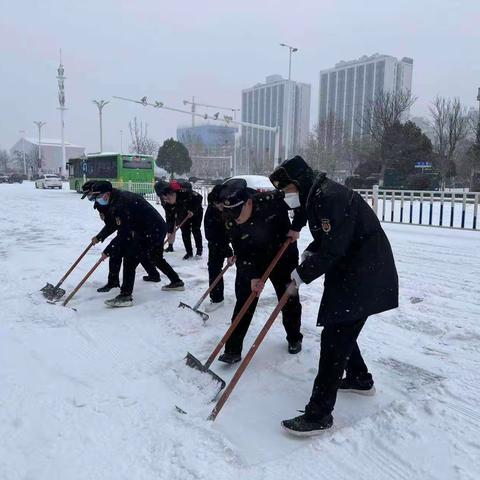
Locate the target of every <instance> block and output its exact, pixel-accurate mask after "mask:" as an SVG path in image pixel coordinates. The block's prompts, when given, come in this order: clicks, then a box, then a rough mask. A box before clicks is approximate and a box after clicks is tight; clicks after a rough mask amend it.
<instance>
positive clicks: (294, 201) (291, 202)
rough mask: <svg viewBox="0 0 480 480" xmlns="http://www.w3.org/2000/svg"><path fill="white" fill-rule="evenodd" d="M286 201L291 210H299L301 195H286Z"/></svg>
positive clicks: (293, 193) (292, 193)
mask: <svg viewBox="0 0 480 480" xmlns="http://www.w3.org/2000/svg"><path fill="white" fill-rule="evenodd" d="M284 200H285V203H286V204H287V205H288V206H289V207H290V208H298V207H299V206H300V195H299V194H298V192H291V193H286V194H285V198H284Z"/></svg>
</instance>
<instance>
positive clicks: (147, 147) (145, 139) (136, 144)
mask: <svg viewBox="0 0 480 480" xmlns="http://www.w3.org/2000/svg"><path fill="white" fill-rule="evenodd" d="M128 127H129V129H130V136H131V139H132V143H131V144H130V146H129V151H130V153H141V154H142V155H154V156H155V155H157V153H158V148H159V144H158V143H157V142H156V141H155V140H153V139H151V138H149V136H148V124H147V123H145V124H144V123H143V122H140V123H139V122H138V121H137V117H134V119H133V123H132V122H131V121H130V122H128Z"/></svg>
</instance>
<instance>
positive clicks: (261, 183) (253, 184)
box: [224, 175, 275, 192]
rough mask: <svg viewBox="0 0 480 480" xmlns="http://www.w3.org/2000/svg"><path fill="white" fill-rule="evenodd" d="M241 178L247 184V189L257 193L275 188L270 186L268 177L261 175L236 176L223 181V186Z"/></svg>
mask: <svg viewBox="0 0 480 480" xmlns="http://www.w3.org/2000/svg"><path fill="white" fill-rule="evenodd" d="M238 178H241V179H242V180H245V181H246V182H247V187H249V188H253V189H254V190H257V192H269V191H270V190H275V187H274V186H273V185H272V182H271V181H270V179H269V178H268V177H264V176H263V175H237V176H235V177H232V178H229V179H228V180H225V182H224V185H225V184H227V183H228V182H230V181H231V180H235V179H238Z"/></svg>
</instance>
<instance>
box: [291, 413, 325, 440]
mask: <svg viewBox="0 0 480 480" xmlns="http://www.w3.org/2000/svg"><path fill="white" fill-rule="evenodd" d="M332 425H333V417H332V415H330V414H329V415H325V416H324V417H321V418H317V417H312V416H310V415H307V414H306V413H304V414H303V415H299V416H298V417H295V418H291V419H290V420H284V421H283V422H282V427H283V429H284V430H285V431H287V432H288V433H290V434H291V435H296V436H297V437H311V436H313V435H319V434H320V433H322V431H323V430H327V429H328V428H331V426H332Z"/></svg>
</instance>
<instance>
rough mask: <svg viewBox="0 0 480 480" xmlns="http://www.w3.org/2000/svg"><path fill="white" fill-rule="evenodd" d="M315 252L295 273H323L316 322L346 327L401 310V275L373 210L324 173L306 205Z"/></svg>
mask: <svg viewBox="0 0 480 480" xmlns="http://www.w3.org/2000/svg"><path fill="white" fill-rule="evenodd" d="M306 214H307V217H308V224H309V227H310V231H311V233H312V236H313V239H314V240H313V242H312V243H311V244H310V245H309V246H308V247H307V250H308V251H309V252H311V253H312V255H311V256H309V257H307V258H306V259H305V261H304V262H302V263H301V265H299V266H298V268H297V272H298V273H299V275H300V278H301V279H302V280H303V281H304V282H305V283H310V282H312V281H313V280H315V279H316V278H318V277H320V276H321V275H323V274H325V289H324V292H323V297H322V301H321V304H320V310H319V313H318V324H319V325H327V324H336V323H348V322H351V321H355V320H359V319H360V318H363V317H367V316H369V315H373V314H375V313H380V312H383V311H386V310H390V309H392V308H396V307H398V276H397V270H396V268H395V261H394V258H393V254H392V249H391V247H390V243H389V241H388V239H387V236H386V235H385V232H384V231H383V229H382V227H381V225H380V222H379V221H378V218H377V216H376V215H375V212H374V211H373V210H372V209H371V207H370V206H369V205H368V204H367V203H366V202H365V201H364V200H363V198H362V197H361V196H360V195H359V194H358V193H356V192H354V191H352V190H350V189H348V188H346V187H344V186H343V185H340V184H338V183H336V182H334V181H332V180H330V179H327V178H326V177H325V174H320V175H319V176H318V177H317V179H316V180H315V181H314V183H313V186H312V188H311V190H310V193H309V195H308V199H307V204H306Z"/></svg>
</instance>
